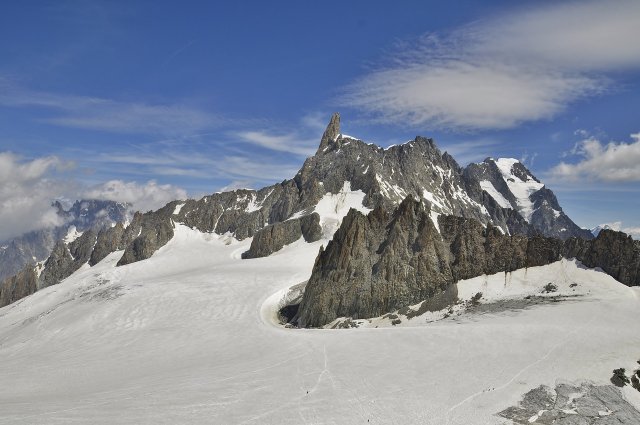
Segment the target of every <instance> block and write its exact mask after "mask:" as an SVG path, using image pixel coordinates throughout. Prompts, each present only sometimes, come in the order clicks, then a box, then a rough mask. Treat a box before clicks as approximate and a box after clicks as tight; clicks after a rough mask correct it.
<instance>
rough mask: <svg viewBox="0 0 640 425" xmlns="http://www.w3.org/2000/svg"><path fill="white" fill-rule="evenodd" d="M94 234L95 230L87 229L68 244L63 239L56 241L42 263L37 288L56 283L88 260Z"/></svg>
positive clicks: (94, 237)
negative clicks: (42, 268)
mask: <svg viewBox="0 0 640 425" xmlns="http://www.w3.org/2000/svg"><path fill="white" fill-rule="evenodd" d="M96 236H97V235H96V233H95V231H93V230H88V231H86V232H84V233H83V234H82V236H80V237H79V238H78V239H76V240H74V241H73V242H71V243H70V244H68V245H67V244H65V243H64V241H58V243H57V244H56V246H55V247H54V248H53V252H52V253H51V255H50V256H49V258H48V259H47V261H46V262H45V264H44V270H43V271H42V274H41V275H40V278H39V279H38V289H42V288H46V287H47V286H51V285H56V284H58V283H59V282H60V281H61V280H62V279H64V278H66V277H69V276H71V274H72V273H73V272H75V271H76V270H78V269H79V268H80V267H81V266H82V265H83V264H85V263H86V262H87V261H89V258H91V253H92V252H93V247H94V246H95V244H96Z"/></svg>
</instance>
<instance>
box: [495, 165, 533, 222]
mask: <svg viewBox="0 0 640 425" xmlns="http://www.w3.org/2000/svg"><path fill="white" fill-rule="evenodd" d="M518 162H520V161H518V160H517V159H513V158H499V159H497V160H496V165H497V166H498V169H499V170H500V173H501V174H502V178H503V179H504V181H505V182H506V183H507V186H508V187H509V190H510V191H511V193H512V194H513V196H514V197H515V198H516V203H517V209H518V212H519V213H520V214H521V215H522V217H524V219H525V220H527V221H531V215H532V214H533V212H534V206H533V202H532V201H531V199H530V196H531V195H532V194H534V193H535V192H537V191H538V190H540V189H542V187H544V184H542V183H539V182H537V181H535V180H534V179H533V178H532V177H531V176H527V180H522V179H521V178H520V177H518V176H516V175H515V174H514V172H513V166H514V165H515V164H516V163H518ZM490 195H491V196H493V194H491V193H490ZM494 199H495V197H494ZM496 201H497V202H499V201H498V199H496Z"/></svg>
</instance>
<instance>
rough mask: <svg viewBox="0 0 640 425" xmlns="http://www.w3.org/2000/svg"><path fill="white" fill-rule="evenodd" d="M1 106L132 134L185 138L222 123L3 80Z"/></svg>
mask: <svg viewBox="0 0 640 425" xmlns="http://www.w3.org/2000/svg"><path fill="white" fill-rule="evenodd" d="M0 105H2V106H8V107H37V108H42V109H46V110H49V111H52V112H53V116H50V117H47V118H44V119H42V122H46V123H49V124H53V125H57V126H62V127H71V128H81V129H89V130H101V131H108V132H115V133H130V134H163V135H183V134H190V133H194V132H198V131H201V130H203V129H207V128H212V127H215V126H218V125H220V124H221V122H222V120H221V118H219V117H216V116H214V115H212V114H209V113H207V112H205V111H202V110H200V109H197V108H193V107H189V106H185V105H180V104H148V103H144V102H122V101H116V100H113V99H105V98H98V97H89V96H73V95H66V94H58V93H49V92H38V91H32V90H29V89H25V88H23V87H20V86H18V85H16V84H14V83H12V82H11V81H9V80H7V79H2V78H0Z"/></svg>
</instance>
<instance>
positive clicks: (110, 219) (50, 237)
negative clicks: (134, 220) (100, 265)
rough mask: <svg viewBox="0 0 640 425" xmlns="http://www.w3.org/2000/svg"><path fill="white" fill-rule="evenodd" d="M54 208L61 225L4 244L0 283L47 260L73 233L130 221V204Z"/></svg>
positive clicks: (82, 203) (90, 202)
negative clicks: (27, 267)
mask: <svg viewBox="0 0 640 425" xmlns="http://www.w3.org/2000/svg"><path fill="white" fill-rule="evenodd" d="M53 207H54V208H55V209H56V212H57V215H58V217H59V218H60V221H61V222H62V224H61V225H59V226H54V227H51V228H46V229H41V230H35V231H32V232H29V233H25V234H23V235H21V236H19V237H15V238H13V239H11V240H9V241H5V242H2V243H0V246H2V248H0V281H2V280H3V279H5V278H7V277H9V276H12V275H14V274H16V273H17V272H18V271H20V270H21V269H22V268H24V266H26V265H27V264H33V263H34V262H38V261H43V260H46V259H47V257H48V256H49V254H51V251H52V250H53V248H54V246H55V245H56V242H57V241H59V240H60V239H63V238H64V237H65V236H66V235H67V234H68V233H69V231H70V230H72V229H73V228H75V230H76V231H77V232H84V231H86V230H89V229H100V228H103V227H109V226H111V225H112V224H113V223H117V222H122V221H125V220H126V217H127V214H128V208H129V207H128V205H126V204H122V203H117V202H113V201H100V200H83V201H76V202H75V203H74V204H73V205H72V206H71V207H70V208H69V209H68V210H66V209H65V208H64V207H63V206H62V204H61V203H60V202H57V201H56V202H55V203H54V204H53Z"/></svg>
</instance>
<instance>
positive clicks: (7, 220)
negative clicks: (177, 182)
mask: <svg viewBox="0 0 640 425" xmlns="http://www.w3.org/2000/svg"><path fill="white" fill-rule="evenodd" d="M72 167H73V164H72V163H70V162H68V161H64V160H62V159H60V158H58V157H55V156H48V157H42V158H36V159H29V160H27V159H24V158H21V157H18V156H16V155H14V154H11V153H8V152H0V223H2V226H0V241H4V240H7V239H10V238H13V237H15V236H18V235H21V234H24V233H26V232H30V231H32V230H39V229H43V228H48V227H53V226H57V225H61V224H63V220H62V219H61V218H60V217H59V216H58V214H57V213H56V209H55V208H54V207H52V202H53V201H54V200H56V199H58V198H64V199H69V200H75V199H106V200H112V201H119V202H128V203H130V204H132V205H133V208H134V209H137V210H141V211H147V210H150V209H157V208H160V207H162V206H163V205H165V204H166V203H167V202H169V201H173V200H176V199H185V198H186V197H187V193H186V192H185V191H184V190H183V189H181V188H179V187H176V186H173V185H168V184H167V185H161V184H158V183H156V182H155V181H153V180H150V181H148V182H146V183H143V184H141V183H136V182H125V181H122V180H111V181H108V182H106V183H104V184H100V185H95V186H93V187H89V188H87V187H86V186H84V185H83V184H82V183H80V182H78V181H75V180H72V179H69V178H68V174H67V175H63V174H62V173H64V172H65V171H69V170H70V169H71V168H72Z"/></svg>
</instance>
